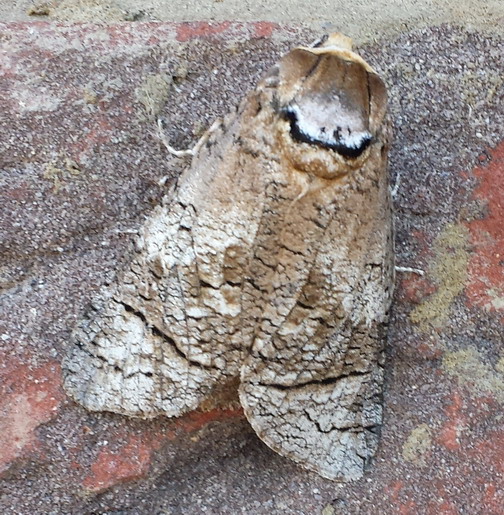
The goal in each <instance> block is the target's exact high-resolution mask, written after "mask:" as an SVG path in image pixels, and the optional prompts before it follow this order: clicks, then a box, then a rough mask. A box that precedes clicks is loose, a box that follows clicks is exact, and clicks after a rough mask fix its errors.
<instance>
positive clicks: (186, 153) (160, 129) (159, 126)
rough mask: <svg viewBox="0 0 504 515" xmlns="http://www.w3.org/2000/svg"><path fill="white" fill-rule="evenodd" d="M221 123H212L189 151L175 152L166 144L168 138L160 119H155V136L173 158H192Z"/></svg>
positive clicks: (219, 121) (217, 121)
mask: <svg viewBox="0 0 504 515" xmlns="http://www.w3.org/2000/svg"><path fill="white" fill-rule="evenodd" d="M221 123H222V122H221V120H219V119H218V120H215V121H214V122H213V123H212V125H211V126H210V128H209V129H208V130H207V131H205V133H204V134H203V136H201V138H200V139H199V140H198V142H197V143H196V145H194V147H193V148H189V149H185V150H177V149H175V148H173V147H172V146H171V145H170V143H169V142H168V138H167V137H166V134H165V132H164V127H163V120H162V119H161V118H158V119H157V135H158V138H159V140H160V141H161V143H163V145H164V146H165V148H166V150H168V152H169V153H170V154H172V155H173V156H175V157H193V156H195V155H196V154H197V153H198V152H199V151H200V149H201V148H202V147H203V145H205V144H206V142H207V141H208V138H209V137H210V136H211V134H212V133H213V132H215V131H216V130H217V129H218V128H219V127H220V125H221Z"/></svg>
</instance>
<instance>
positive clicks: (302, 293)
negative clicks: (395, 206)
mask: <svg viewBox="0 0 504 515" xmlns="http://www.w3.org/2000/svg"><path fill="white" fill-rule="evenodd" d="M388 139H389V128H388V123H387V121H386V92H385V86H384V84H383V82H382V81H381V79H380V78H379V77H378V76H377V75H376V73H375V72H374V71H373V70H372V68H371V67H370V66H369V65H368V64H366V63H365V62H364V61H363V60H362V58H360V57H359V56H358V55H357V54H355V53H353V52H352V51H351V49H350V46H349V42H348V38H343V37H342V36H340V35H339V36H332V37H329V38H328V39H327V40H326V41H325V42H324V43H322V44H321V45H320V46H317V47H314V48H308V47H301V48H298V49H294V50H293V51H291V52H290V53H288V54H287V55H286V56H284V58H282V59H281V60H280V61H279V63H278V64H277V65H275V66H274V67H273V68H272V69H271V70H270V71H269V72H268V73H267V75H266V76H265V78H264V79H263V80H262V81H261V82H260V83H259V84H258V86H257V88H256V89H255V90H254V91H252V92H251V93H250V94H249V95H248V96H247V97H246V98H245V99H244V100H243V101H242V103H241V104H240V107H239V108H238V111H237V112H236V114H235V115H232V116H231V117H228V118H227V119H226V122H225V123H224V124H222V125H220V126H218V127H217V128H215V127H214V129H213V130H212V132H211V134H209V135H208V137H207V141H206V144H204V145H202V146H201V147H200V148H199V150H198V152H197V153H196V155H195V156H194V158H193V161H192V164H191V166H190V167H189V169H188V170H186V171H185V172H184V173H183V175H182V177H181V179H180V181H179V186H178V188H177V190H176V191H175V192H174V194H173V195H172V196H171V197H170V198H167V199H165V200H164V201H163V204H162V206H160V207H158V208H157V209H156V210H155V211H154V213H153V215H152V216H151V218H150V219H149V220H148V221H147V222H146V224H145V226H144V229H143V234H142V237H141V239H140V243H139V246H138V250H137V253H136V254H135V256H134V258H133V260H132V262H131V264H130V265H129V266H128V267H127V268H126V270H125V271H124V272H122V274H120V275H119V277H118V280H117V282H116V284H115V286H113V287H112V289H111V290H109V291H108V293H107V294H104V295H103V298H102V299H101V302H100V303H99V304H100V307H98V308H96V309H95V310H94V311H93V313H92V314H91V315H90V316H88V317H87V318H85V319H84V320H83V321H82V323H81V324H80V326H79V327H78V328H77V329H76V330H75V331H74V333H73V337H72V341H71V343H70V349H69V354H68V357H67V359H66V360H65V363H64V370H65V387H66V389H67V391H68V392H69V393H70V395H72V396H73V397H74V398H75V399H76V400H77V401H78V402H80V403H81V404H83V405H84V406H85V407H87V408H88V409H91V410H108V411H114V412H117V413H124V414H127V415H131V416H143V417H148V416H155V415H158V414H165V415H167V416H178V415H181V414H183V413H185V412H187V411H189V410H192V409H194V408H196V407H197V406H198V405H199V404H200V403H201V402H203V401H205V400H207V399H209V398H211V396H212V394H213V392H214V390H215V389H216V388H220V387H221V386H222V384H225V383H227V382H228V381H232V379H233V378H235V377H237V376H239V378H240V381H241V385H240V387H239V397H240V401H241V403H242V405H243V408H244V411H245V414H246V416H247V418H248V419H249V421H250V423H251V425H252V426H253V428H254V429H255V430H256V432H257V434H258V435H259V437H260V438H261V439H262V440H264V441H265V442H266V443H267V444H268V445H269V446H270V447H271V448H273V449H274V450H275V451H277V452H279V453H280V454H282V455H284V456H287V457H289V458H291V459H293V460H294V461H296V462H298V463H300V464H301V465H303V466H305V467H306V468H309V469H311V470H315V471H316V472H318V473H319V474H321V475H322V476H324V477H327V478H330V479H336V480H343V481H346V480H353V479H357V478H358V477H360V476H361V475H362V473H363V471H364V469H365V467H366V466H367V464H368V462H369V460H370V459H371V458H372V456H373V454H374V453H375V451H376V448H377V444H378V433H379V426H380V424H381V420H382V404H381V391H382V382H383V344H384V337H385V327H386V322H387V312H388V309H389V305H390V299H391V294H392V288H393V248H392V221H391V206H390V198H389V189H388V177H387V163H386V160H387V150H388V144H389V142H388Z"/></svg>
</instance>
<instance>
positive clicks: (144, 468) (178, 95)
mask: <svg viewBox="0 0 504 515" xmlns="http://www.w3.org/2000/svg"><path fill="white" fill-rule="evenodd" d="M315 36H316V35H314V34H311V33H308V32H307V31H305V30H303V29H301V28H296V27H286V26H278V25H275V24H267V23H256V24H234V23H230V22H226V23H219V24H209V23H191V24H170V23H163V24H155V23H148V24H147V23H146V24H142V23H138V24H118V25H112V26H92V25H82V26H79V25H72V26H69V25H68V26H64V25H61V26H58V25H50V24H45V23H30V24H3V25H2V26H1V42H2V48H1V52H2V53H1V61H0V64H1V67H2V75H1V77H0V90H1V91H2V95H1V96H0V112H1V116H0V133H1V134H2V138H1V140H0V167H1V169H2V174H1V175H0V183H1V184H0V186H1V187H0V210H1V220H2V223H1V226H0V255H1V261H0V288H1V297H0V313H1V314H0V377H1V383H0V391H1V396H0V416H1V418H0V471H1V472H0V473H1V477H2V479H1V493H2V497H1V500H0V507H1V510H2V512H3V513H21V514H25V513H26V514H28V513H30V514H32V513H142V514H144V513H147V514H150V513H153V514H154V513H170V514H178V513H180V514H181V513H184V514H188V513H195V514H197V513H203V512H206V513H219V514H220V513H230V514H231V513H232V514H235V513H253V514H255V513H257V514H263V513H282V514H285V513H296V514H299V513H306V514H313V513H320V512H322V511H323V510H325V511H323V512H324V513H369V514H372V513H373V514H374V513H383V514H396V513H398V514H423V513H425V514H431V513H432V514H437V513H447V514H448V513H450V514H451V513H454V514H455V513H456V514H479V513H481V514H485V515H486V514H498V513H502V505H503V504H504V497H503V492H504V479H503V475H504V469H503V463H504V456H503V454H502V449H503V445H504V431H503V428H502V420H501V416H502V415H501V414H502V405H503V402H504V354H503V351H502V342H503V341H504V266H503V263H504V261H503V260H504V232H503V229H502V227H503V226H502V223H501V221H502V219H503V216H504V212H503V210H504V203H503V200H502V199H503V198H504V147H503V145H504V143H503V139H504V98H503V96H504V93H503V81H502V77H503V76H504V65H503V62H502V54H503V51H504V42H503V41H502V40H501V39H499V38H498V37H497V36H491V35H488V34H480V33H478V32H475V31H470V30H466V29H463V28H457V27H449V26H443V27H433V28H426V29H422V30H416V31H413V32H410V33H405V34H403V35H401V36H399V37H397V38H394V39H388V40H385V39H384V40H382V41H379V42H377V43H375V44H373V45H372V46H368V47H365V48H362V49H361V50H362V53H363V55H364V56H365V57H366V58H367V59H369V60H370V61H371V62H372V63H373V65H375V66H376V68H377V69H379V70H380V72H381V73H382V74H383V75H384V77H385V79H386V80H387V82H388V84H389V91H390V104H391V113H392V116H393V119H394V124H395V142H394V147H393V150H392V153H391V171H392V175H393V178H394V180H397V177H398V176H399V177H400V179H399V180H400V183H399V191H398V195H397V197H396V199H395V206H396V227H397V242H396V244H397V260H398V264H399V265H402V266H410V267H415V268H421V269H423V270H425V275H424V276H422V277H420V276H418V275H415V274H409V273H408V274H400V275H399V277H398V281H397V292H396V301H395V305H394V314H393V319H392V323H391V327H390V337H389V345H388V364H387V371H388V372H387V373H388V378H387V385H386V391H385V408H386V418H385V424H384V427H383V432H382V444H381V447H380V450H379V452H378V455H377V457H376V459H375V461H374V464H373V466H372V467H371V469H370V470H369V472H368V474H367V476H365V477H364V479H363V480H362V481H359V482H357V483H355V484H351V485H347V486H345V487H340V486H338V485H336V484H334V483H331V482H329V481H326V480H324V479H322V478H319V477H317V476H315V475H313V474H310V473H308V472H305V471H303V470H301V469H299V468H298V467H296V465H294V464H293V463H291V462H288V461H287V460H285V459H283V458H281V457H279V456H277V455H275V454H274V453H273V452H271V451H270V450H269V449H268V448H266V447H265V446H264V445H263V444H262V443H261V442H260V441H259V440H258V439H257V437H256V436H255V434H254V433H253V431H252V430H251V429H250V427H249V426H248V424H247V422H246V421H245V420H244V418H243V415H242V413H241V410H239V409H235V407H234V406H230V407H228V408H226V407H224V408H218V409H214V410H212V411H208V412H202V411H198V412H194V413H191V414H189V415H187V416H186V417H182V418H180V419H177V420H168V419H161V418H160V419H156V420H152V421H141V420H131V419H127V418H125V417H120V416H116V415H112V414H106V413H105V414H91V413H87V412H86V411H85V410H83V409H82V408H80V407H78V406H76V405H75V404H74V403H72V402H71V401H70V400H69V399H67V398H66V397H65V395H64V392H63V391H62V389H61V376H60V369H59V363H60V360H61V357H62V356H63V354H64V349H65V345H66V341H67V339H68V335H69V333H70V331H71V328H72V326H73V325H74V324H75V322H76V320H77V319H78V317H79V315H80V314H81V313H82V312H83V311H84V310H85V309H86V305H87V304H88V303H89V301H90V299H91V298H92V296H93V293H95V292H96V291H97V290H98V289H99V288H100V286H101V285H103V284H104V283H106V282H107V281H110V280H112V278H113V276H114V273H115V271H116V270H117V269H118V268H119V267H120V266H121V264H122V263H124V262H125V261H127V260H128V256H129V252H130V249H131V241H132V238H133V234H132V232H134V230H135V229H136V228H137V227H138V226H139V224H141V222H142V220H143V219H144V218H145V216H147V215H148V213H149V211H150V210H151V209H152V206H153V205H155V204H156V203H157V202H159V200H160V198H161V196H162V195H163V192H164V191H165V190H166V189H167V188H168V187H169V185H170V183H171V181H172V180H173V179H174V178H175V177H176V176H177V175H178V173H180V171H181V169H182V168H183V166H184V163H183V161H180V160H178V159H176V158H173V157H171V156H168V155H167V154H166V151H165V150H164V148H163V146H162V145H161V144H160V142H159V140H158V139H157V138H156V135H155V123H154V119H155V117H156V116H158V115H159V116H162V117H164V119H165V121H166V132H167V135H168V137H169V139H170V141H171V142H172V143H173V145H174V146H176V147H180V148H183V147H186V146H189V145H190V144H191V142H194V141H195V140H196V139H197V137H198V135H199V134H201V131H202V130H204V129H205V127H208V125H209V124H210V123H211V122H212V120H213V119H214V118H215V117H216V116H220V115H222V114H224V113H225V112H226V111H227V110H228V109H230V108H231V107H232V106H233V105H235V104H236V103H237V102H238V101H239V99H240V97H241V96H242V95H243V94H244V92H245V91H246V90H247V89H249V88H250V87H251V86H252V85H253V84H254V82H255V81H256V80H257V77H258V76H259V75H260V74H261V72H262V71H264V70H265V69H266V68H267V67H268V65H269V64H270V63H272V62H274V61H275V60H276V58H277V56H278V55H279V53H281V52H283V51H284V50H285V49H286V48H288V47H289V46H292V45H294V44H297V43H299V42H300V41H301V42H309V41H310V40H312V39H314V37H315Z"/></svg>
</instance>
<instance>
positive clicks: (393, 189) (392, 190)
mask: <svg viewBox="0 0 504 515" xmlns="http://www.w3.org/2000/svg"><path fill="white" fill-rule="evenodd" d="M400 184H401V172H399V173H398V174H397V177H396V181H395V184H394V186H392V187H391V188H390V194H391V195H392V198H393V199H395V198H396V196H397V193H398V192H399V186H400Z"/></svg>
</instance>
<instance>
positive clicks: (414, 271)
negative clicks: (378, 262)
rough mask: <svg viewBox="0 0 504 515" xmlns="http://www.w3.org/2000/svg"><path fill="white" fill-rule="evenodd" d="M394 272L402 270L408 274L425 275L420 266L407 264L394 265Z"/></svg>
mask: <svg viewBox="0 0 504 515" xmlns="http://www.w3.org/2000/svg"><path fill="white" fill-rule="evenodd" d="M395 270H396V272H403V273H407V274H408V273H409V274H417V275H425V272H424V271H423V270H422V269H421V268H411V267H409V266H396V267H395Z"/></svg>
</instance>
